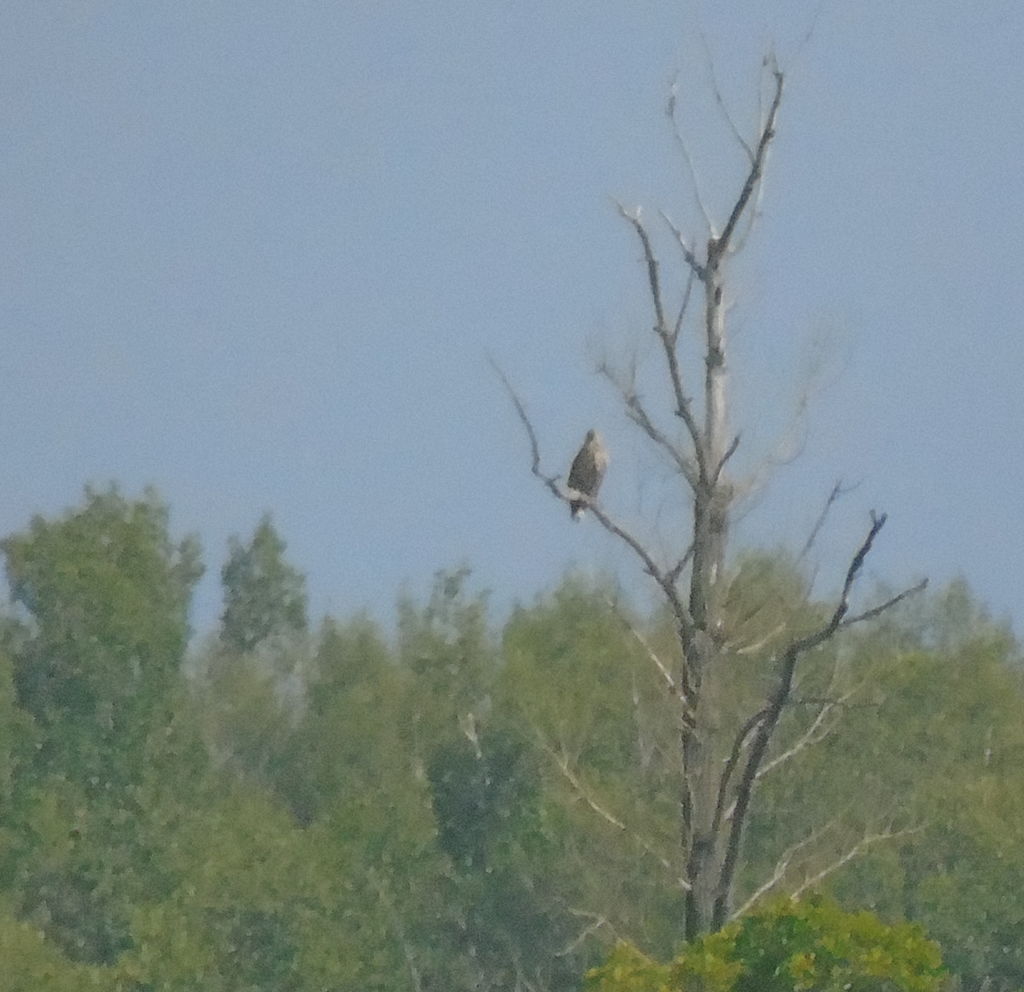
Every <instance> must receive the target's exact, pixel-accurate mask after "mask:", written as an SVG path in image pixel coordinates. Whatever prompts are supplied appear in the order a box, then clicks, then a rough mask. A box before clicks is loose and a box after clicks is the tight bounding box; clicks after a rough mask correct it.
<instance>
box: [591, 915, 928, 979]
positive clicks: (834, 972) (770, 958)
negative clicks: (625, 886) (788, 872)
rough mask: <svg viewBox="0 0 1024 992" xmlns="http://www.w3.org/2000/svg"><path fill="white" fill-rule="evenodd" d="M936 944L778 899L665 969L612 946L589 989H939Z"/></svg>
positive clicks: (868, 920)
mask: <svg viewBox="0 0 1024 992" xmlns="http://www.w3.org/2000/svg"><path fill="white" fill-rule="evenodd" d="M944 975H945V972H944V969H943V968H942V960H941V955H940V953H939V948H938V945H937V944H935V943H934V942H932V941H930V940H928V938H927V937H925V935H924V933H923V931H922V930H921V928H920V927H918V926H916V925H913V924H909V923H900V924H896V925H893V926H889V925H887V924H885V923H883V922H882V921H881V920H879V919H878V917H876V916H874V915H873V914H872V913H867V912H863V913H847V912H845V911H844V910H842V909H841V908H840V907H839V906H838V905H837V904H836V903H834V902H832V901H830V900H826V899H820V898H816V899H811V900H808V901H807V902H799V903H795V902H792V901H790V900H783V901H780V902H777V903H775V904H773V905H770V906H769V907H768V908H766V909H763V910H761V911H760V912H758V913H755V914H752V915H750V916H746V917H744V918H743V919H741V920H737V921H736V922H735V923H732V924H730V925H729V926H727V927H725V928H724V929H723V930H721V931H719V932H718V933H715V934H712V935H710V936H708V937H704V938H702V939H701V940H698V941H695V942H694V943H693V944H691V945H690V946H688V947H687V948H685V949H684V950H683V952H682V953H681V954H680V955H679V956H678V957H677V958H675V960H673V961H671V962H669V963H668V964H658V963H657V962H654V961H651V960H650V959H649V958H647V957H646V956H645V955H643V954H642V953H641V952H640V951H638V950H637V949H636V948H635V947H633V946H632V945H630V944H624V943H623V944H619V945H618V946H617V947H616V948H615V950H614V951H613V952H612V954H611V955H610V956H609V958H608V960H607V961H606V962H605V963H604V964H603V965H602V966H601V967H599V968H595V969H593V970H592V971H590V972H589V973H588V975H587V982H586V988H587V990H588V992H804V990H806V992H938V990H939V989H941V988H942V986H943V980H944Z"/></svg>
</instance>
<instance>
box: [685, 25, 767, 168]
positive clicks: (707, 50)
mask: <svg viewBox="0 0 1024 992" xmlns="http://www.w3.org/2000/svg"><path fill="white" fill-rule="evenodd" d="M697 33H698V34H699V35H700V40H701V44H702V46H703V48H704V57H705V60H706V62H707V70H708V75H709V77H710V79H711V92H712V93H713V94H714V97H715V103H717V104H718V109H719V110H720V111H721V112H722V117H724V118H725V122H726V124H728V125H729V130H730V131H732V136H733V137H734V138H735V139H736V140H737V141H738V142H739V145H740V147H741V148H742V149H743V150H744V151H745V152H746V153H747V158H748V159H750V161H751V162H753V161H754V149H753V148H751V147H750V145H749V143H748V142H747V140H746V139H745V138H744V137H743V135H742V134H741V133H740V129H739V128H738V127H737V126H736V122H735V121H734V120H733V118H732V114H730V113H729V108H728V107H726V105H725V100H724V99H723V98H722V91H721V90H720V89H719V87H718V77H717V75H716V74H715V60H714V58H713V57H712V55H711V46H710V45H708V39H707V36H706V35H705V34H704V30H703V29H700V30H699V31H698V32H697Z"/></svg>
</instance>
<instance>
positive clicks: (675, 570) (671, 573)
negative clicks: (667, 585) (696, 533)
mask: <svg viewBox="0 0 1024 992" xmlns="http://www.w3.org/2000/svg"><path fill="white" fill-rule="evenodd" d="M691 558H693V542H692V541H691V542H690V546H689V547H688V548H687V549H686V550H685V551H684V552H683V556H682V557H681V558H680V559H679V561H677V562H676V563H675V564H674V565H673V566H672V567H671V568H670V569H669V570H668V573H667V574H666V578H667V579H668V580H669V582H671V583H672V584H673V585H675V583H676V582H678V581H679V576H680V575H682V574H683V569H684V568H686V566H687V564H689V561H690V559H691Z"/></svg>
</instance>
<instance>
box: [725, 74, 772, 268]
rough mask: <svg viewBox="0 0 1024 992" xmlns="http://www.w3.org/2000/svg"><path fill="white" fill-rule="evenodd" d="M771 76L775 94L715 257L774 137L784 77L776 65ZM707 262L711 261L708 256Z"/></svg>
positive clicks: (739, 213) (740, 213)
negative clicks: (748, 170) (773, 80)
mask: <svg viewBox="0 0 1024 992" xmlns="http://www.w3.org/2000/svg"><path fill="white" fill-rule="evenodd" d="M772 76H773V77H774V79H775V95H774V96H773V98H772V103H771V106H770V108H769V109H768V119H767V120H766V121H765V123H764V127H763V128H762V129H761V137H760V138H759V139H758V142H757V148H756V150H755V152H754V157H753V161H752V162H751V164H750V172H749V173H748V174H747V178H746V181H745V182H744V183H743V188H742V189H741V190H740V195H739V197H737V199H736V202H735V204H733V208H732V213H731V214H729V219H728V220H727V221H726V224H725V229H724V230H723V231H722V234H721V236H720V237H718V238H716V239H714V241H713V246H714V249H713V250H714V253H715V255H716V256H717V257H721V256H722V255H723V254H724V253H725V252H726V251H727V250H728V248H729V241H730V239H731V238H732V235H733V231H735V230H736V224H737V223H738V222H739V219H740V217H741V216H743V211H744V210H745V209H746V207H747V203H748V202H749V201H750V197H751V194H752V193H753V192H754V187H755V186H756V185H757V182H758V180H759V179H760V178H761V172H762V170H763V169H764V161H765V156H766V154H767V152H768V145H769V144H770V143H771V140H772V138H774V137H775V118H776V115H777V114H778V112H779V104H780V103H781V102H782V84H783V79H784V77H783V75H782V72H781V71H780V70H779V68H778V67H777V66H776V67H774V68H773V69H772ZM709 255H710V251H709ZM708 262H709V263H710V262H711V258H710V257H709V259H708Z"/></svg>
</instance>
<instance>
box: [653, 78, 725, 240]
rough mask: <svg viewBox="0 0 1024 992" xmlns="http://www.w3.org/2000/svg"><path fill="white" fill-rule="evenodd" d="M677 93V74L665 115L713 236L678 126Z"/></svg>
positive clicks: (712, 223) (711, 223) (695, 172)
mask: <svg viewBox="0 0 1024 992" xmlns="http://www.w3.org/2000/svg"><path fill="white" fill-rule="evenodd" d="M678 93H679V76H678V74H677V75H676V77H675V79H673V80H672V85H671V86H670V87H669V97H668V101H667V103H666V106H665V110H666V116H667V117H668V119H669V121H670V123H671V124H672V137H673V138H675V141H676V144H677V145H678V146H679V150H680V152H682V155H683V161H684V162H685V163H686V168H687V170H688V171H689V173H690V182H691V183H692V184H693V197H694V199H695V200H696V201H697V207H698V209H699V210H700V212H701V216H702V217H703V218H704V223H705V224H706V225H707V229H708V233H709V234H710V235H711V236H712V237H714V234H715V225H714V222H713V221H712V220H711V213H710V211H709V210H708V208H707V206H706V204H705V203H704V196H703V194H702V193H701V190H700V179H699V178H698V176H697V168H696V166H695V165H694V164H693V157H692V156H691V155H690V148H689V146H688V145H687V144H686V140H685V139H684V138H683V133H682V130H681V129H680V127H679V117H678V115H677V113H676V111H677V109H678V106H679V100H678Z"/></svg>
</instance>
